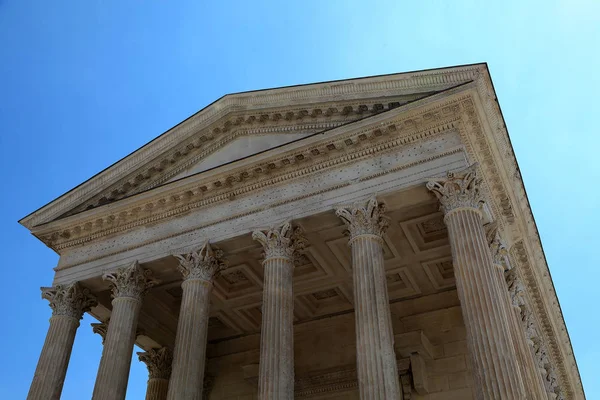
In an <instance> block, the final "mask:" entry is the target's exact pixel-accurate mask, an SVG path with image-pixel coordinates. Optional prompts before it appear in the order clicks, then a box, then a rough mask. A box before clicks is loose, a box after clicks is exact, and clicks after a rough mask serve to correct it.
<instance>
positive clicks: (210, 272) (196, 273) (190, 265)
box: [175, 241, 227, 281]
mask: <svg viewBox="0 0 600 400" xmlns="http://www.w3.org/2000/svg"><path fill="white" fill-rule="evenodd" d="M175 257H177V259H178V260H179V266H178V267H177V268H178V269H179V271H180V272H181V274H182V275H183V279H184V280H187V279H201V280H204V281H212V279H213V278H214V277H215V275H216V274H218V273H219V272H220V271H222V270H224V269H225V268H227V261H225V260H224V259H223V251H222V250H220V249H218V248H213V247H212V246H211V244H210V243H209V242H208V241H206V242H205V243H204V245H203V246H202V247H201V248H200V249H198V250H196V251H192V252H190V253H188V254H184V255H175Z"/></svg>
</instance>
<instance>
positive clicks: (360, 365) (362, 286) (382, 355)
mask: <svg viewBox="0 0 600 400" xmlns="http://www.w3.org/2000/svg"><path fill="white" fill-rule="evenodd" d="M383 211H384V210H383V206H382V205H378V203H377V201H376V200H375V199H374V198H373V199H371V200H369V202H368V203H367V205H366V207H360V206H355V207H353V208H351V209H340V210H338V211H337V215H338V216H339V217H341V218H342V220H343V221H344V222H345V223H346V225H347V226H348V228H349V231H350V235H351V238H350V246H351V247H352V270H353V281H354V308H355V323H356V357H357V372H358V383H359V390H360V398H361V399H363V400H366V399H368V400H374V399H382V400H383V399H402V398H403V394H402V390H401V389H400V384H399V380H398V367H397V364H396V353H395V351H394V334H393V329H392V316H391V312H390V302H389V297H388V291H387V281H386V275H385V265H384V259H383V247H382V244H383V238H382V235H383V233H384V231H385V229H386V227H387V219H386V218H385V217H384V216H383V215H382V214H383Z"/></svg>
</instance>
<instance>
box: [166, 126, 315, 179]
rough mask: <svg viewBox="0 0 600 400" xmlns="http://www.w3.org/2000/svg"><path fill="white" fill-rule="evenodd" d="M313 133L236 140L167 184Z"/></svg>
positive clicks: (246, 137) (247, 137)
mask: <svg viewBox="0 0 600 400" xmlns="http://www.w3.org/2000/svg"><path fill="white" fill-rule="evenodd" d="M311 134H312V133H311V132H303V133H289V134H270V135H261V136H244V137H241V138H238V139H235V140H234V141H233V142H231V143H229V144H227V145H225V146H223V148H221V149H219V150H218V151H216V152H214V153H213V154H210V155H209V156H207V157H205V158H202V159H201V160H200V161H198V162H197V163H196V164H193V165H191V166H190V167H188V168H186V169H185V170H184V171H182V172H180V173H179V174H177V175H175V176H174V177H173V178H171V179H169V180H168V181H167V182H173V181H176V180H178V179H182V178H185V177H187V176H191V175H194V174H198V173H200V172H204V171H208V170H209V169H212V168H215V167H218V166H220V165H225V164H228V163H230V162H233V161H237V160H241V159H243V158H246V157H249V156H251V155H254V154H259V153H262V152H263V151H266V150H269V149H273V148H275V147H277V146H281V145H283V144H286V143H289V142H293V141H294V140H299V139H302V138H305V137H307V136H309V135H311Z"/></svg>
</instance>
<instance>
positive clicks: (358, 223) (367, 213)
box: [335, 197, 389, 243]
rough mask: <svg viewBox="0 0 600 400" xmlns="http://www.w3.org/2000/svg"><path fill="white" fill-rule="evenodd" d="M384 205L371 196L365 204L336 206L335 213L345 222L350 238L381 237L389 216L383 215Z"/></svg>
mask: <svg viewBox="0 0 600 400" xmlns="http://www.w3.org/2000/svg"><path fill="white" fill-rule="evenodd" d="M384 213H385V205H384V204H383V203H378V202H377V199H376V198H375V197H371V198H370V199H369V200H368V201H367V203H366V204H355V205H353V206H352V207H347V208H338V209H337V210H336V211H335V215H337V216H338V217H340V218H341V219H342V221H344V223H345V224H346V227H347V228H348V232H349V234H350V240H351V242H350V243H352V239H354V238H356V237H358V236H361V235H374V236H378V237H383V234H384V233H385V231H386V230H387V227H388V225H389V218H388V217H386V216H385V215H384Z"/></svg>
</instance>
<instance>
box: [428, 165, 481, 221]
mask: <svg viewBox="0 0 600 400" xmlns="http://www.w3.org/2000/svg"><path fill="white" fill-rule="evenodd" d="M480 186H481V179H479V178H478V177H477V164H473V165H471V166H470V167H468V168H466V169H464V170H462V171H459V172H448V174H447V176H446V178H434V179H431V180H430V181H429V182H427V189H429V190H431V191H432V192H433V193H434V194H435V195H436V197H437V198H438V199H439V201H440V203H441V209H442V211H443V212H444V214H446V215H448V214H449V213H450V212H452V211H453V210H456V209H464V208H473V209H476V210H479V209H480V208H481V205H482V204H483V197H482V196H481V193H480V192H479V187H480Z"/></svg>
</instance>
